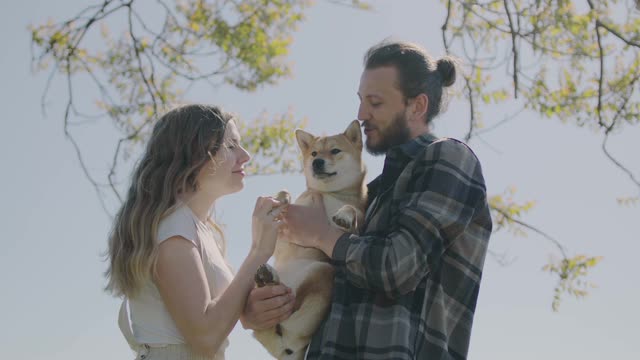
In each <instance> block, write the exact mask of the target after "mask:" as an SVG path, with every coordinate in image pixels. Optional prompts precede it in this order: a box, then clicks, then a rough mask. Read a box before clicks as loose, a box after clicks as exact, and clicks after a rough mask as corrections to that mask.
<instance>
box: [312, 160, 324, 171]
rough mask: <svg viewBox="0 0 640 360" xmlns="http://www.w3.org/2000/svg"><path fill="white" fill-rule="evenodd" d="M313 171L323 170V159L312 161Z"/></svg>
mask: <svg viewBox="0 0 640 360" xmlns="http://www.w3.org/2000/svg"><path fill="white" fill-rule="evenodd" d="M312 165H313V170H316V171H318V170H323V169H324V159H315V160H313V163H312Z"/></svg>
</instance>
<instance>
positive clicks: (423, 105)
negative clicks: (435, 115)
mask: <svg viewBox="0 0 640 360" xmlns="http://www.w3.org/2000/svg"><path fill="white" fill-rule="evenodd" d="M410 106H411V107H412V108H411V109H410V111H411V115H412V117H413V118H414V119H420V121H423V120H424V119H425V118H426V115H427V111H428V110H429V98H428V97H427V94H424V93H422V94H420V95H418V96H416V97H414V98H413V99H411V104H410Z"/></svg>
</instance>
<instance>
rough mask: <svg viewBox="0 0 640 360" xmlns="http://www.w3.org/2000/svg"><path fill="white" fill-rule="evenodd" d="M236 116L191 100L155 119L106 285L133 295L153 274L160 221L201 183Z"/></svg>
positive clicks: (115, 235)
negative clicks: (200, 174) (197, 181)
mask: <svg viewBox="0 0 640 360" xmlns="http://www.w3.org/2000/svg"><path fill="white" fill-rule="evenodd" d="M230 120H232V117H231V115H230V114H228V113H225V112H223V111H222V110H221V109H219V108H218V107H215V106H209V105H185V106H181V107H178V108H176V109H173V110H171V111H169V112H168V113H166V114H165V115H164V116H162V117H161V118H160V120H158V122H157V123H156V124H155V126H154V128H153V131H152V133H151V137H150V138H149V141H148V143H147V146H146V149H145V151H144V154H143V155H142V158H141V159H140V161H139V163H138V164H137V165H136V168H135V170H134V172H133V177H132V179H131V187H130V188H129V192H128V193H127V197H126V199H125V201H124V203H123V204H122V207H121V208H120V210H119V211H118V213H117V215H116V217H115V219H114V223H113V227H112V229H111V232H110V234H109V243H108V249H107V254H106V257H107V261H108V264H109V267H108V269H107V271H106V272H105V276H106V278H107V286H106V288H105V290H106V291H108V292H110V293H112V294H113V295H116V296H128V297H132V296H135V295H136V293H137V292H138V291H139V290H140V288H141V287H142V284H143V283H144V282H145V281H146V280H148V279H150V277H151V276H152V274H153V269H154V266H155V260H156V256H157V246H156V241H155V237H156V233H157V229H158V224H159V223H160V221H161V220H162V218H164V217H165V216H167V215H169V214H170V213H171V212H172V211H173V210H174V209H175V205H176V202H177V199H178V197H179V196H180V194H184V193H186V192H190V191H194V190H196V189H197V188H198V184H197V183H196V178H197V176H198V173H199V172H200V170H201V169H202V168H203V167H204V166H205V165H206V164H207V163H209V162H210V161H211V160H212V156H215V154H216V153H217V152H218V149H220V148H221V147H222V146H223V141H224V133H225V130H226V127H227V123H228V122H229V121H230ZM211 222H212V221H211ZM212 223H213V222H212ZM213 225H214V227H215V228H216V230H218V232H220V233H222V232H221V230H220V228H219V227H217V226H216V225H215V223H213Z"/></svg>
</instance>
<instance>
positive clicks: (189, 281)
mask: <svg viewBox="0 0 640 360" xmlns="http://www.w3.org/2000/svg"><path fill="white" fill-rule="evenodd" d="M267 260H268V257H265V256H259V255H257V254H255V253H250V254H249V255H248V256H247V258H246V259H245V261H244V262H243V264H242V265H241V266H240V269H238V272H237V274H236V276H235V277H234V278H233V280H232V281H231V283H230V284H229V286H228V287H227V289H226V290H225V291H224V293H222V294H221V295H220V296H219V297H217V298H215V299H213V300H212V299H211V292H210V289H209V285H208V282H207V278H206V275H205V271H204V268H203V265H202V260H201V259H200V254H199V252H198V249H197V248H196V247H195V245H194V244H193V243H191V242H190V241H188V240H186V239H184V238H182V237H173V238H170V239H168V240H166V241H164V242H162V244H161V245H160V249H159V253H158V260H157V264H156V277H155V283H156V285H157V287H158V290H159V291H160V295H161V296H162V299H163V301H164V303H165V305H166V307H167V309H168V311H169V313H170V314H171V317H172V318H173V320H174V321H175V323H176V325H177V327H178V330H179V331H180V333H181V334H182V336H183V337H184V338H185V340H186V342H187V343H188V344H189V345H191V347H193V349H194V351H196V352H198V353H201V354H207V355H213V354H215V353H216V352H217V351H218V349H219V348H220V345H221V344H222V343H223V342H224V340H225V339H226V338H227V336H229V333H230V332H231V330H232V329H233V327H234V326H235V324H236V322H237V321H238V319H239V318H240V314H241V313H242V310H243V309H244V306H245V302H246V298H247V295H248V294H249V292H250V291H251V289H253V287H254V281H253V275H254V274H255V272H256V270H257V269H258V267H259V266H260V265H262V264H264V263H265V262H266V261H267Z"/></svg>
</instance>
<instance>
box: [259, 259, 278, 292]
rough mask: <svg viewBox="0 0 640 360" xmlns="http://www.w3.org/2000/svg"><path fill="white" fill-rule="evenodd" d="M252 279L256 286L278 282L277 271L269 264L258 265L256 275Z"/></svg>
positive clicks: (276, 283)
mask: <svg viewBox="0 0 640 360" xmlns="http://www.w3.org/2000/svg"><path fill="white" fill-rule="evenodd" d="M254 280H255V282H256V285H257V286H258V287H263V286H265V285H278V284H280V277H279V276H278V272H276V269H274V268H273V267H272V266H271V265H269V264H262V265H260V267H259V268H258V271H256V275H255V276H254Z"/></svg>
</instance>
